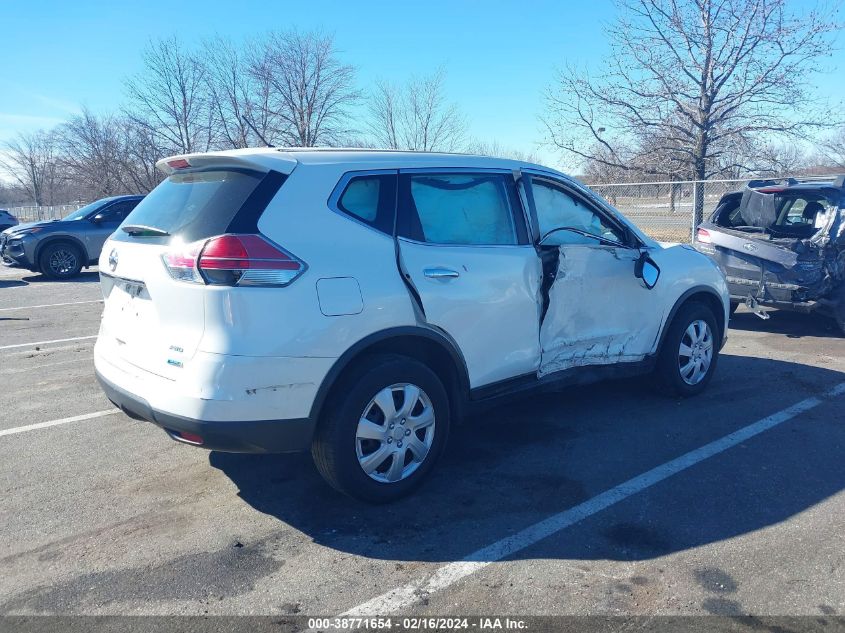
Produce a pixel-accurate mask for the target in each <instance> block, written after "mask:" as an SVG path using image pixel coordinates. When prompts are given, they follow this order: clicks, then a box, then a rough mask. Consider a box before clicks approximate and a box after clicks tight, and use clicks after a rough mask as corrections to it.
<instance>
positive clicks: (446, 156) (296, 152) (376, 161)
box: [157, 147, 568, 178]
mask: <svg viewBox="0 0 845 633" xmlns="http://www.w3.org/2000/svg"><path fill="white" fill-rule="evenodd" d="M182 158H184V159H186V160H188V161H191V160H192V159H194V160H196V159H201V162H203V163H207V161H208V160H209V159H217V160H216V161H215V162H218V161H219V162H221V163H222V162H223V161H224V160H225V159H226V158H230V159H233V160H236V161H245V162H253V163H261V164H264V165H268V163H269V162H270V161H274V159H275V160H277V161H279V162H287V163H288V164H289V170H292V169H293V166H294V165H296V164H302V165H319V164H323V165H338V164H343V165H349V166H350V167H351V168H352V169H412V168H441V167H442V168H470V169H472V168H476V169H535V170H538V171H544V172H547V173H550V174H556V175H559V176H563V177H567V178H568V176H566V174H563V173H562V172H559V171H557V170H555V169H552V168H550V167H545V166H543V165H538V164H535V163H528V162H524V161H519V160H512V159H508V158H496V157H492V156H481V155H477V154H461V153H451V152H414V151H406V150H388V149H362V148H340V147H337V148H336V147H331V148H323V147H250V148H245V149H236V150H224V151H219V152H203V153H197V154H183V155H179V156H171V157H169V158H165V159H163V160H160V161H158V163H157V166H158V167H159V168H160V169H163V170H164V171H167V172H170V171H171V170H170V169H168V163H169V162H171V161H173V160H176V159H182ZM197 162H200V161H197ZM194 164H196V163H194Z"/></svg>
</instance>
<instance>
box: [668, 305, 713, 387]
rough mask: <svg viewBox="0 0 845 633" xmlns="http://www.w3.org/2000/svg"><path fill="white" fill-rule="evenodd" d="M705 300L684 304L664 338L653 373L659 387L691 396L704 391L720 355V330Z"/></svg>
mask: <svg viewBox="0 0 845 633" xmlns="http://www.w3.org/2000/svg"><path fill="white" fill-rule="evenodd" d="M716 323H717V322H716V317H715V315H714V314H713V311H712V310H711V309H710V308H709V307H708V306H706V305H704V304H703V303H699V302H697V301H689V302H687V303H685V304H683V305H682V306H681V308H680V309H679V310H678V312H677V314H676V315H675V318H674V319H673V320H672V322H671V323H670V324H669V329H668V330H667V332H666V336H665V338H664V339H663V345H662V347H661V348H660V353H659V355H658V358H657V366H656V367H655V371H654V377H655V379H656V380H655V382H656V384H657V387H658V388H659V390H660V391H662V392H664V393H667V394H670V395H675V396H681V397H684V398H688V397H690V396H695V395H698V394H699V393H701V392H702V391H704V389H705V388H706V387H707V385H708V384H709V383H710V380H711V379H712V378H713V373H714V371H715V370H716V364H717V361H718V359H719V345H720V342H721V332H720V331H719V328H718V326H717V324H716Z"/></svg>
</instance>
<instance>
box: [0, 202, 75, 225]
mask: <svg viewBox="0 0 845 633" xmlns="http://www.w3.org/2000/svg"><path fill="white" fill-rule="evenodd" d="M84 206H85V205H84V204H83V203H79V204H57V205H51V206H40V207H34V206H33V207H6V208H5V210H6V211H8V212H9V213H11V214H12V215H13V216H15V217H16V218H17V219H18V222H21V223H23V222H40V221H42V220H58V219H59V218H63V217H65V216H66V215H67V214H68V213H71V212H73V211H76V210H77V209H81V208H82V207H84Z"/></svg>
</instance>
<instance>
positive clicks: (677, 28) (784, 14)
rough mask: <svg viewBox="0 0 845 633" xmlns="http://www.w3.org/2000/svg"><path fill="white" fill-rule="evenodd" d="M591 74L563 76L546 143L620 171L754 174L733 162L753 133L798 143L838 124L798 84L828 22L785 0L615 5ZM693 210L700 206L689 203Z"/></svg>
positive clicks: (826, 49) (622, 1)
mask: <svg viewBox="0 0 845 633" xmlns="http://www.w3.org/2000/svg"><path fill="white" fill-rule="evenodd" d="M617 6H618V10H619V16H620V17H619V18H618V20H617V22H616V23H615V24H614V25H613V26H611V27H610V28H609V30H608V35H609V37H610V41H611V47H612V52H611V55H610V57H609V59H608V60H606V62H605V64H604V65H603V66H604V68H606V69H607V70H606V71H605V72H604V73H603V74H600V75H593V76H591V75H589V74H584V73H579V72H577V71H576V70H573V69H567V70H565V71H563V72H560V73H559V75H558V80H557V84H556V86H555V87H553V88H552V89H551V90H550V91H549V93H548V114H547V116H546V118H545V123H546V126H547V129H548V137H549V140H550V141H551V142H552V143H553V144H554V145H556V146H557V147H559V148H560V149H561V150H563V151H564V153H565V154H567V155H569V156H574V157H576V158H580V159H586V160H587V161H593V162H598V163H601V164H604V165H607V166H612V167H615V168H619V169H636V170H640V171H642V172H644V173H649V174H654V175H663V176H668V177H684V178H694V179H697V180H704V179H706V178H709V177H711V176H713V175H714V174H719V173H723V172H724V171H725V170H730V169H744V170H747V171H753V170H754V169H755V168H756V161H755V157H754V156H753V155H752V156H747V155H746V156H742V157H740V156H736V155H735V153H733V154H732V150H734V149H735V148H736V147H737V146H738V145H746V146H751V145H753V143H754V142H755V141H757V139H759V137H760V136H761V135H766V136H771V135H778V136H780V137H792V138H796V137H803V136H804V135H806V134H807V133H808V132H809V131H811V130H814V129H815V130H817V129H819V128H820V127H823V126H825V125H829V124H831V123H832V122H834V121H835V120H836V118H835V117H834V116H832V115H831V113H830V112H825V111H823V109H822V108H821V106H820V105H819V104H818V103H817V102H816V101H815V100H814V98H813V95H812V91H811V86H810V85H809V83H808V79H809V78H810V77H811V76H812V73H813V71H815V70H816V69H817V68H818V62H819V61H820V60H821V59H822V58H823V57H825V56H827V55H829V53H830V50H831V42H830V37H829V35H830V34H831V33H832V32H833V31H835V30H836V28H838V27H837V24H836V23H835V21H834V20H833V19H832V18H830V17H828V16H825V15H822V14H819V13H816V12H809V13H806V14H804V15H795V14H792V13H790V12H789V11H788V10H787V2H786V0H618V1H617ZM697 203H698V204H697V205H696V207H697V211H698V213H700V212H701V203H702V200H698V201H697Z"/></svg>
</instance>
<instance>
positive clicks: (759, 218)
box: [695, 176, 845, 333]
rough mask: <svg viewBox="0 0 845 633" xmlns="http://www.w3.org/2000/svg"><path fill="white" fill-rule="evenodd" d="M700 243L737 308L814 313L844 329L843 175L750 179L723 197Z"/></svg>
mask: <svg viewBox="0 0 845 633" xmlns="http://www.w3.org/2000/svg"><path fill="white" fill-rule="evenodd" d="M695 247H696V248H697V249H698V250H699V251H701V252H702V253H705V254H706V255H708V256H710V257H711V258H712V259H713V260H715V261H716V263H717V264H718V265H719V266H720V267H721V269H722V271H723V272H724V273H725V277H726V279H727V282H728V289H729V291H730V295H731V311H732V312H733V311H735V310H736V308H737V307H738V306H739V305H740V304H742V303H744V304H745V305H747V306H748V307H749V308H751V309H752V310H753V311H754V312H755V313H756V314H757V315H758V316H760V317H761V318H764V319H765V318H768V314H767V313H766V312H765V311H764V310H763V309H762V307H763V306H770V307H775V308H780V309H786V310H793V311H797V312H805V313H810V312H817V313H820V314H824V315H826V316H828V317H832V318H834V319H836V322H837V323H838V325H839V327H840V328H841V329H842V331H843V333H845V176H836V177H834V178H831V177H828V178H824V179H821V178H816V179H813V178H809V179H802V180H796V179H792V178H790V179H787V180H783V181H771V180H768V181H759V180H758V181H753V180H752V181H751V182H749V183H748V186H747V187H746V188H745V189H744V190H742V191H738V192H734V193H729V194H727V195H725V196H723V197H722V199H721V200H720V202H719V205H718V206H717V207H716V210H715V211H714V212H713V215H712V216H711V217H710V218H709V220H708V221H706V222H703V223H702V224H701V225H700V226H699V228H698V231H697V234H696V240H695Z"/></svg>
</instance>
